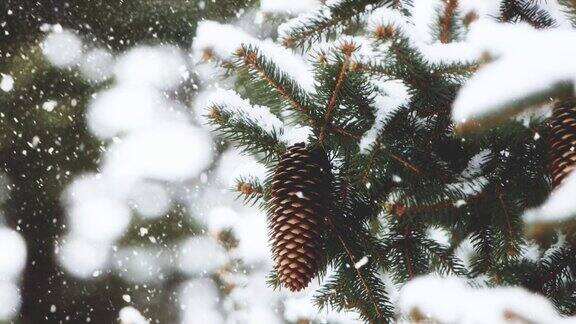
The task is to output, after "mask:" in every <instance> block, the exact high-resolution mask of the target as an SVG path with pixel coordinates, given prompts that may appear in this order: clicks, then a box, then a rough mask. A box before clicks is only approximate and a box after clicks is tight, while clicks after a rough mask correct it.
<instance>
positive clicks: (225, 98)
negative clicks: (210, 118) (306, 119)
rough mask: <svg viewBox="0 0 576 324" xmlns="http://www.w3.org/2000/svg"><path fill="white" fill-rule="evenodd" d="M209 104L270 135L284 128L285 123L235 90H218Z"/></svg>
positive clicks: (210, 98)
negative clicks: (252, 123)
mask: <svg viewBox="0 0 576 324" xmlns="http://www.w3.org/2000/svg"><path fill="white" fill-rule="evenodd" d="M208 102H210V103H211V104H212V105H217V106H219V107H220V108H222V109H223V110H225V111H227V112H230V113H232V118H233V119H238V120H239V121H241V120H250V121H252V122H254V123H255V124H256V125H258V126H260V128H262V130H263V131H265V132H267V133H269V134H271V133H279V132H281V131H282V129H283V128H284V123H282V121H280V119H278V117H276V116H275V115H274V114H272V113H271V112H270V110H269V109H268V108H266V107H262V106H255V105H252V104H251V103H250V101H248V100H247V99H242V97H240V95H238V94H237V93H236V92H235V91H234V90H223V89H218V90H216V91H215V92H214V93H212V95H211V96H210V97H209V99H208Z"/></svg>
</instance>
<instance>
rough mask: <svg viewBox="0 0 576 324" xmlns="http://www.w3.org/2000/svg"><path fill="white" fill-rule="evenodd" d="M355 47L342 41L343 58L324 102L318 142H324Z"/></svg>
mask: <svg viewBox="0 0 576 324" xmlns="http://www.w3.org/2000/svg"><path fill="white" fill-rule="evenodd" d="M355 47H356V46H355V45H354V44H352V43H344V44H342V46H341V50H342V52H343V53H344V60H343V61H342V62H340V68H339V72H338V77H337V79H336V83H335V85H334V89H333V90H332V95H331V96H330V99H329V100H328V103H327V104H326V109H325V115H324V125H322V128H321V130H320V136H319V138H318V141H319V142H320V143H322V142H324V138H325V136H326V127H328V126H329V125H330V119H331V117H332V113H333V110H334V109H335V108H336V103H337V101H338V97H339V94H340V90H341V89H342V85H343V84H344V79H345V78H346V72H347V71H348V68H349V65H350V57H351V56H352V52H353V51H354V50H355Z"/></svg>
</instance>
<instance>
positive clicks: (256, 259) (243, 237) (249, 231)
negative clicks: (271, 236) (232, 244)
mask: <svg viewBox="0 0 576 324" xmlns="http://www.w3.org/2000/svg"><path fill="white" fill-rule="evenodd" d="M234 233H235V235H236V237H237V238H238V240H239V241H240V242H239V245H238V248H237V249H235V250H234V251H233V255H234V256H237V257H240V258H242V259H243V260H244V262H246V263H247V264H258V263H264V264H268V263H270V262H271V260H270V251H269V248H268V235H267V233H268V230H267V225H266V217H264V215H262V214H261V213H248V214H245V215H243V217H242V219H241V220H240V221H239V222H238V223H237V225H236V227H235V228H234Z"/></svg>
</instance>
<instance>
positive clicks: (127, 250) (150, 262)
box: [110, 235, 173, 284]
mask: <svg viewBox="0 0 576 324" xmlns="http://www.w3.org/2000/svg"><path fill="white" fill-rule="evenodd" d="M147 237H148V238H150V237H152V236H149V235H148V236H147ZM171 254H172V253H171V251H169V250H167V249H164V250H162V249H160V248H159V247H156V246H153V247H152V246H149V245H148V246H147V245H146V244H144V243H139V244H138V245H137V246H127V247H122V248H119V249H118V251H117V252H116V253H114V254H113V255H112V260H111V262H110V263H113V267H114V269H115V270H116V272H117V273H118V275H119V276H120V277H122V278H123V279H124V280H126V281H128V282H130V283H134V284H147V283H157V282H159V281H162V280H164V279H165V278H166V276H167V275H168V274H169V273H170V272H171V270H172V269H171V266H172V262H173V257H172V255H171Z"/></svg>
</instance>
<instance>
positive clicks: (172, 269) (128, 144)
mask: <svg viewBox="0 0 576 324" xmlns="http://www.w3.org/2000/svg"><path fill="white" fill-rule="evenodd" d="M313 2H314V1H313ZM264 14H265V13H263V12H262V10H260V7H259V4H258V2H257V1H250V0H248V1H244V0H206V1H196V0H90V1H60V0H43V1H35V0H0V249H1V252H0V323H4V322H5V323H115V322H118V321H120V322H121V323H135V324H139V323H147V322H150V323H284V322H289V323H307V322H326V321H328V322H333V323H340V322H350V321H352V319H353V318H354V317H353V316H351V315H350V314H338V313H327V312H321V313H320V314H318V313H317V311H316V309H315V308H314V306H313V305H312V304H311V302H310V292H311V291H313V290H314V288H315V287H314V285H313V286H312V287H310V288H309V289H308V290H306V291H305V292H303V293H301V294H295V295H294V294H292V295H290V296H288V295H285V294H283V293H281V292H277V291H273V290H272V289H271V288H269V287H268V286H267V284H266V277H267V275H268V272H269V270H270V268H271V264H270V260H269V255H268V244H267V237H266V233H267V232H266V224H265V216H264V215H263V214H262V213H261V212H259V211H258V210H257V208H256V207H254V208H250V207H244V206H243V204H242V201H237V200H236V199H235V198H236V197H235V194H234V193H233V192H232V190H231V188H232V187H233V186H234V179H235V178H236V177H237V176H239V175H241V174H244V173H246V172H249V173H250V174H251V175H252V176H256V177H258V176H262V175H263V174H264V173H265V172H266V170H264V168H263V167H262V166H261V165H260V164H259V163H257V162H256V161H255V160H253V159H251V158H249V157H246V156H242V155H240V154H239V153H238V152H237V151H236V150H235V149H234V148H233V147H230V146H229V145H228V144H227V143H223V142H221V141H219V140H218V139H217V138H214V137H213V136H212V135H211V133H210V130H209V128H207V126H205V125H204V123H203V117H202V115H203V112H202V111H200V110H199V108H197V107H199V106H201V105H200V103H201V101H202V98H203V97H204V94H206V93H207V92H209V91H210V89H211V88H214V87H217V86H218V82H235V81H234V80H225V81H219V80H220V79H219V76H220V75H221V73H219V72H221V71H217V70H215V69H214V68H213V67H206V66H203V65H201V64H199V63H198V61H199V58H198V55H200V54H201V53H196V52H194V51H193V49H192V48H193V47H192V44H193V39H194V33H195V30H196V26H197V24H198V23H199V22H200V21H202V20H214V21H220V22H235V23H236V24H240V25H242V26H244V27H245V28H244V29H245V30H247V31H248V32H251V33H252V34H253V35H254V36H260V37H262V36H265V35H264V34H266V33H271V31H272V30H274V28H272V26H267V25H266V24H269V23H263V19H262V15H264Z"/></svg>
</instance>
